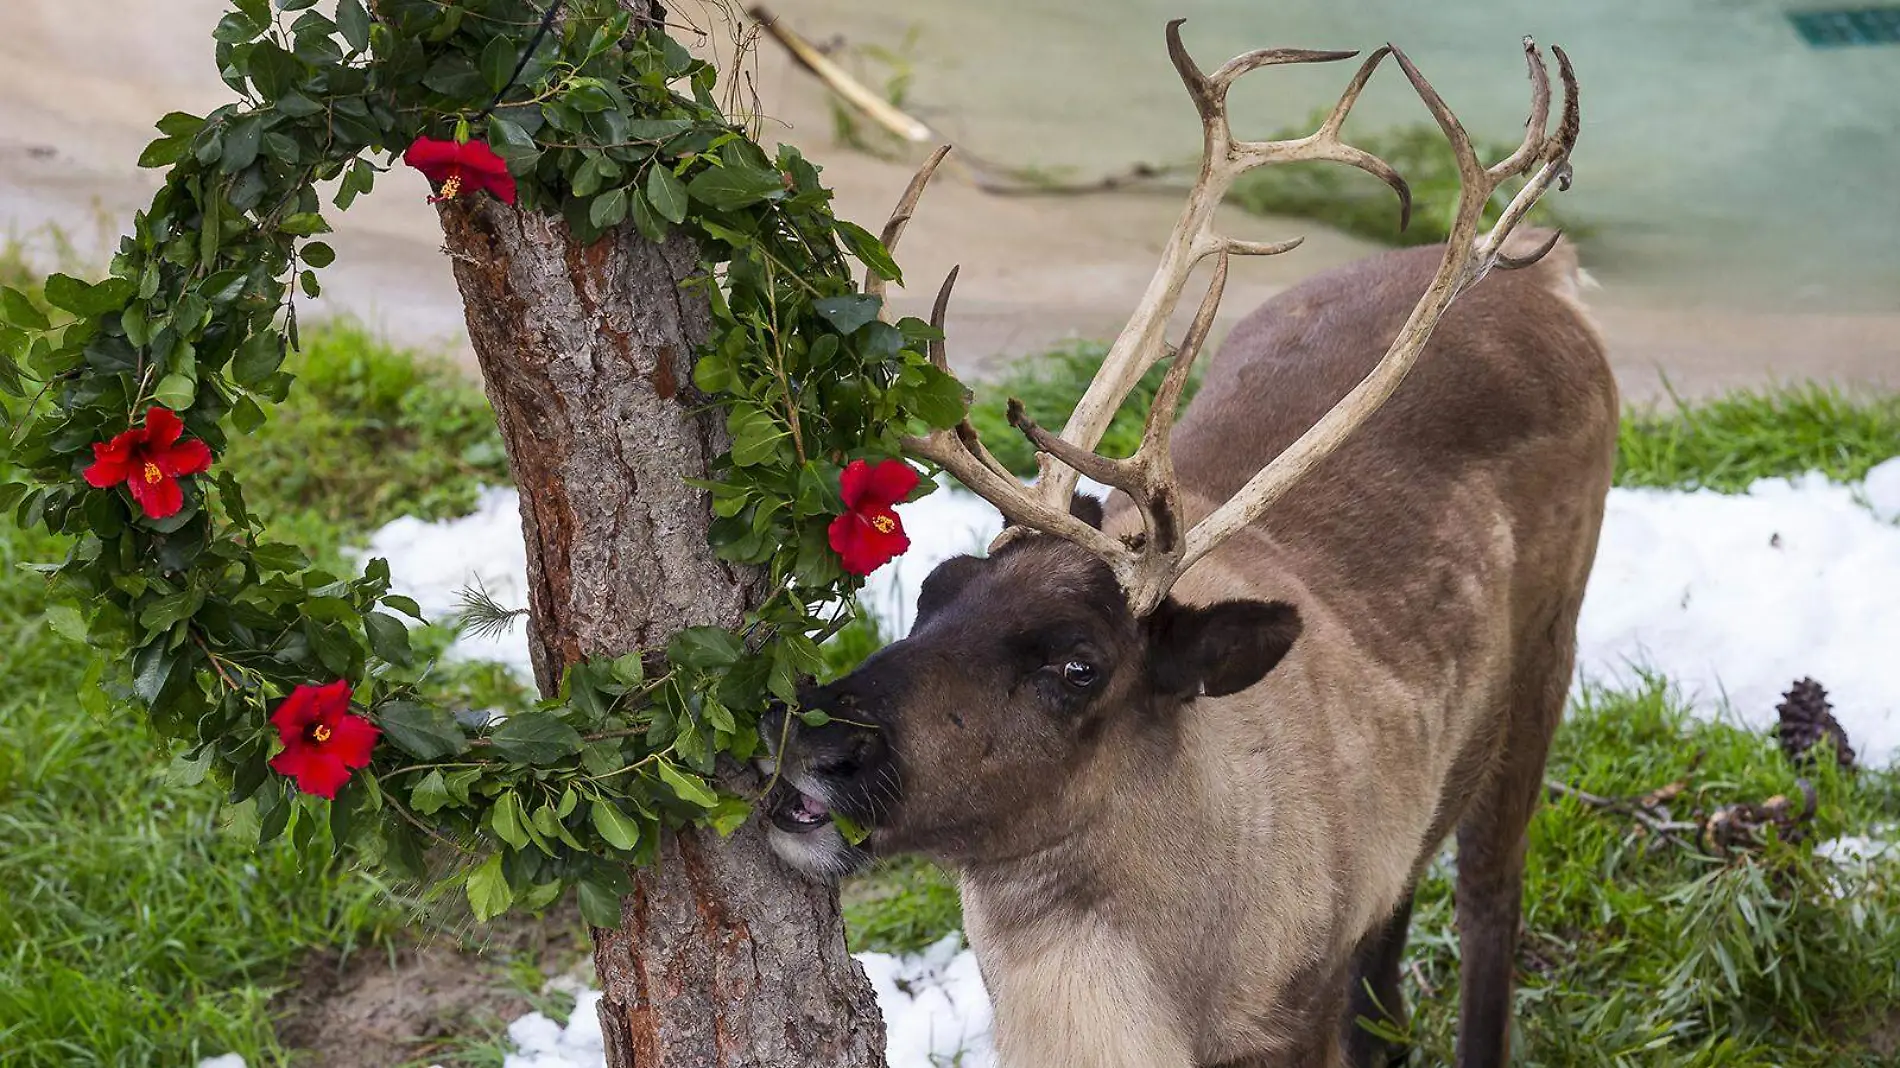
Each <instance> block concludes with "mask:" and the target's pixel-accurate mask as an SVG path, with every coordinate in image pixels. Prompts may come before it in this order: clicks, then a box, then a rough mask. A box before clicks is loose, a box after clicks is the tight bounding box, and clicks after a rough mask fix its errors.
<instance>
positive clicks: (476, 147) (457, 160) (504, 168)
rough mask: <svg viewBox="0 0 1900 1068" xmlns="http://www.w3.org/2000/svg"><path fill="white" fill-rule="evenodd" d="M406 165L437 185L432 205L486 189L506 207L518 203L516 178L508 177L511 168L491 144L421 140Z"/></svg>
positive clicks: (405, 155)
mask: <svg viewBox="0 0 1900 1068" xmlns="http://www.w3.org/2000/svg"><path fill="white" fill-rule="evenodd" d="M402 161H403V162H404V163H407V164H408V165H410V166H411V167H414V168H415V169H416V170H419V171H421V172H422V173H423V175H424V176H426V177H427V178H428V179H429V181H431V182H434V183H435V184H436V189H437V192H436V195H435V196H432V197H430V198H429V203H431V204H433V203H435V202H436V201H438V200H454V199H455V198H456V197H457V196H458V195H460V194H462V193H465V192H467V191H468V190H471V189H486V190H488V191H489V192H490V193H493V194H495V197H496V198H497V199H498V200H500V201H501V202H502V203H504V204H513V203H514V202H515V176H514V175H512V174H509V173H508V165H507V164H506V163H503V162H502V160H501V157H500V156H497V155H495V150H494V149H492V148H489V147H488V144H487V142H484V141H464V142H456V141H438V140H436V139H435V138H433V137H418V138H416V141H415V143H414V144H412V145H410V146H409V149H408V151H406V152H404V153H403V154H402Z"/></svg>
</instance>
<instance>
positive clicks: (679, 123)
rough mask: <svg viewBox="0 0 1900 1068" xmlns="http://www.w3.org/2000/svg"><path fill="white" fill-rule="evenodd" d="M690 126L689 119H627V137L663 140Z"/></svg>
mask: <svg viewBox="0 0 1900 1068" xmlns="http://www.w3.org/2000/svg"><path fill="white" fill-rule="evenodd" d="M692 128H693V120H691V119H628V120H627V138H628V139H629V140H632V141H664V140H666V139H667V138H669V137H673V136H675V135H677V134H683V133H685V132H686V131H687V130H690V129H692Z"/></svg>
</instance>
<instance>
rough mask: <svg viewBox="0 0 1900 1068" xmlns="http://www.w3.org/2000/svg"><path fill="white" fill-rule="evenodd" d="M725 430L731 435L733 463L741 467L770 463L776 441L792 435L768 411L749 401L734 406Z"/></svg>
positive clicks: (727, 418) (727, 417)
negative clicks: (748, 402)
mask: <svg viewBox="0 0 1900 1068" xmlns="http://www.w3.org/2000/svg"><path fill="white" fill-rule="evenodd" d="M726 432H727V433H729V434H731V435H732V462H733V463H735V464H738V465H739V466H741V467H752V466H755V465H757V464H762V463H767V462H770V461H771V460H772V459H773V458H774V457H776V456H777V455H778V449H779V442H780V441H782V440H783V439H785V438H787V437H790V436H791V431H789V430H786V429H785V428H784V427H783V426H781V425H780V423H779V421H778V420H777V419H774V418H772V416H771V414H770V413H768V412H766V411H765V410H764V409H762V408H754V407H752V406H751V405H749V404H737V405H734V406H733V408H732V411H731V412H730V413H728V414H727V416H726Z"/></svg>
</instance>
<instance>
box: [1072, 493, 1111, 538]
mask: <svg viewBox="0 0 1900 1068" xmlns="http://www.w3.org/2000/svg"><path fill="white" fill-rule="evenodd" d="M1069 514H1070V515H1072V516H1074V517H1076V518H1077V519H1080V520H1081V521H1082V522H1084V523H1087V524H1088V525H1089V526H1092V527H1094V528H1095V529H1096V530H1100V529H1102V517H1103V515H1104V513H1103V511H1102V499H1101V498H1100V497H1090V496H1089V495H1087V494H1085V493H1076V494H1072V495H1071V496H1070V497H1069Z"/></svg>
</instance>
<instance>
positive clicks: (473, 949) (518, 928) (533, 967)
mask: <svg viewBox="0 0 1900 1068" xmlns="http://www.w3.org/2000/svg"><path fill="white" fill-rule="evenodd" d="M588 952H589V951H588V946H587V940H586V935H585V933H584V928H583V926H582V924H581V920H580V913H579V911H578V910H577V909H575V908H573V907H572V906H571V905H568V906H564V907H562V908H558V909H556V910H555V911H554V912H552V913H550V914H549V915H548V916H547V917H546V918H544V919H539V920H537V919H534V918H533V917H520V916H510V917H504V918H502V919H498V920H496V921H494V922H493V923H491V924H489V925H487V926H485V927H480V928H470V929H469V932H468V933H466V934H461V935H458V934H457V933H455V932H433V933H431V932H425V931H422V930H421V929H418V930H417V931H416V932H412V933H409V934H406V935H405V936H403V937H402V939H401V943H400V944H399V946H398V947H397V948H396V949H395V950H394V951H393V952H384V951H381V950H378V949H365V950H361V951H359V952H357V953H355V954H353V955H351V956H349V957H348V958H347V959H346V958H344V957H342V956H340V955H339V954H337V953H335V952H333V951H329V950H324V951H321V952H314V953H312V954H311V955H310V956H309V957H308V958H307V959H306V960H305V961H304V962H303V964H302V965H301V966H300V967H299V968H298V970H297V971H296V973H295V974H293V975H292V976H291V977H290V985H289V986H288V987H287V989H286V990H285V991H284V992H283V993H282V994H280V995H278V997H277V999H276V1001H275V1002H274V1003H273V1004H272V1006H271V1008H272V1010H273V1012H275V1013H278V1014H280V1015H279V1022H278V1025H277V1037H278V1040H279V1041H280V1042H282V1043H283V1044H284V1046H285V1047H287V1048H289V1049H291V1050H294V1051H295V1063H296V1064H297V1065H298V1068H369V1066H379V1068H380V1066H387V1065H401V1064H411V1063H418V1064H428V1063H430V1062H431V1061H432V1060H433V1059H435V1058H438V1057H441V1056H443V1055H445V1054H447V1053H449V1052H451V1051H452V1050H453V1049H455V1048H457V1047H458V1046H461V1045H465V1044H466V1043H467V1042H468V1041H469V1040H470V1039H473V1038H477V1037H479V1036H481V1035H484V1034H492V1033H495V1032H497V1031H499V1030H500V1029H502V1028H503V1027H505V1026H507V1024H508V1022H509V1021H511V1020H513V1019H515V1018H517V1017H519V1016H522V1015H524V1014H525V1013H527V1012H529V1011H530V1010H531V1009H533V1008H535V1007H536V1006H534V1005H533V1004H532V1003H531V1002H530V1000H529V998H528V997H527V996H526V995H525V994H524V990H527V991H537V990H539V989H541V987H542V984H543V982H544V981H545V980H546V979H548V978H552V977H553V976H554V975H555V974H556V973H557V972H561V971H562V970H564V969H565V970H567V971H570V972H572V973H573V974H575V975H577V976H586V977H589V978H591V977H592V975H593V970H592V966H591V964H590V963H589V961H590V958H589V956H588Z"/></svg>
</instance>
